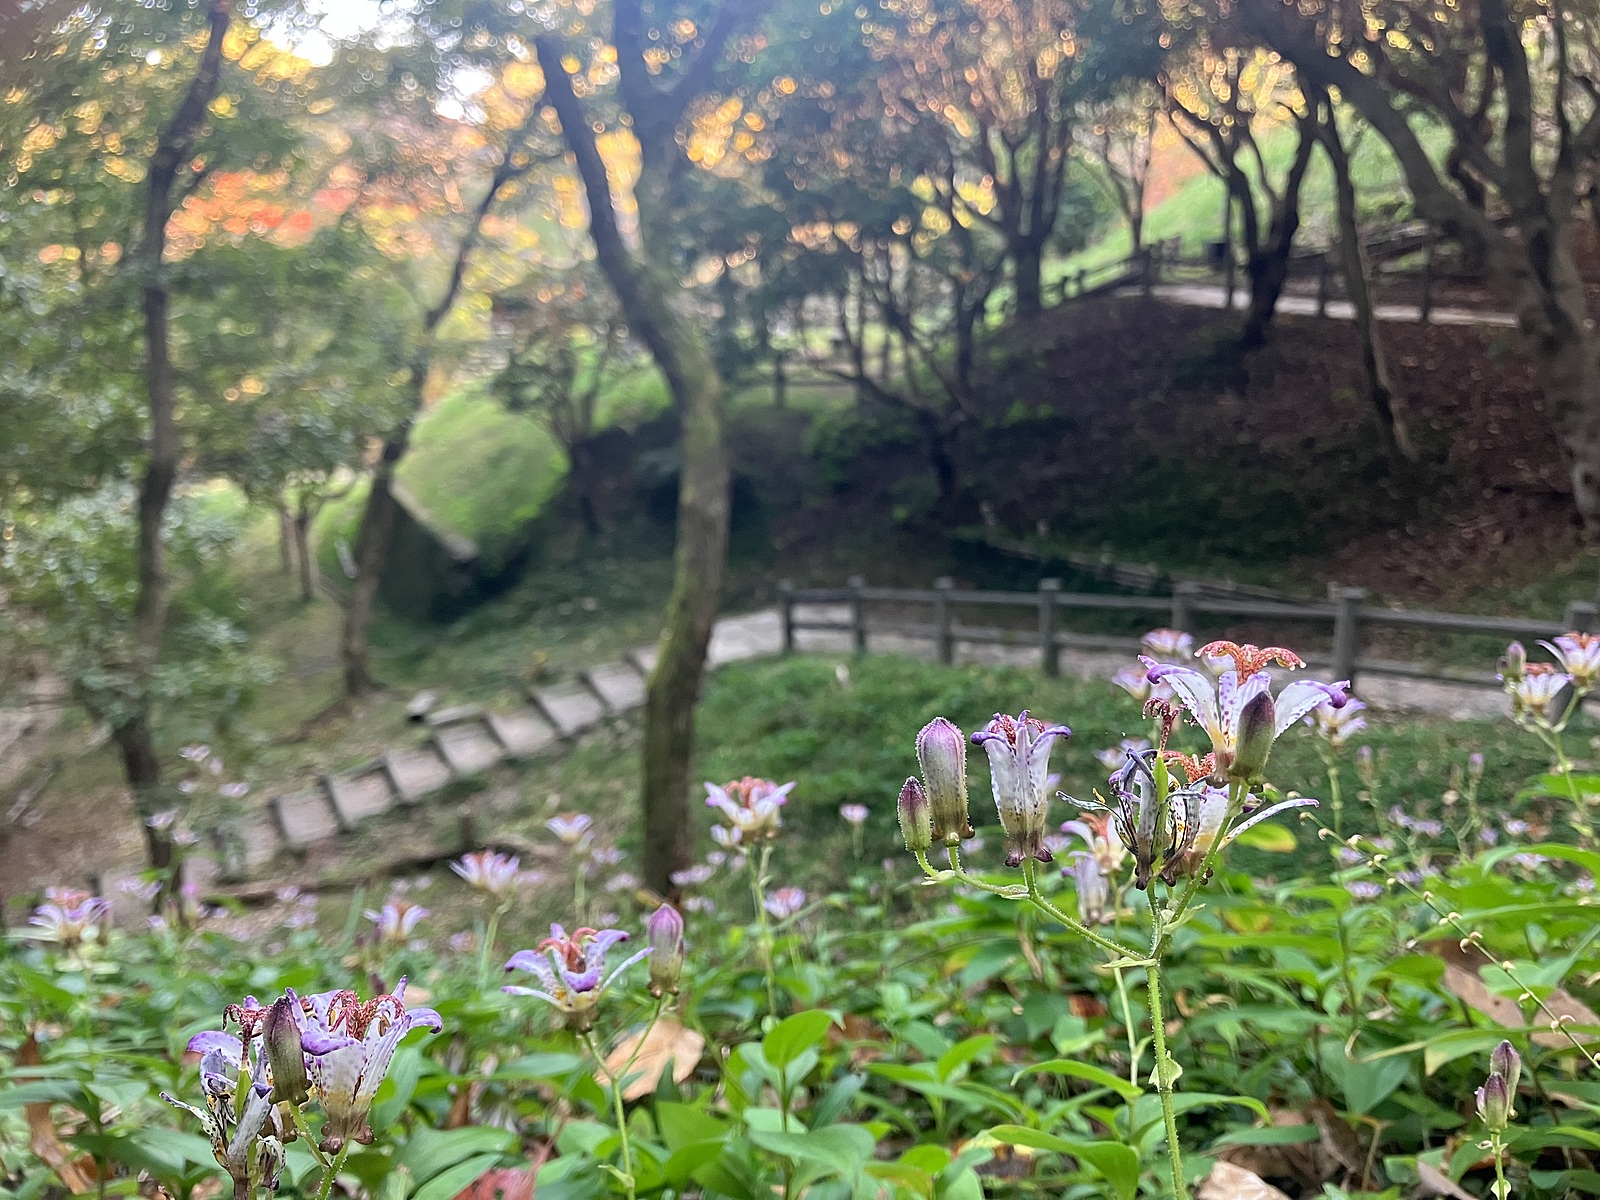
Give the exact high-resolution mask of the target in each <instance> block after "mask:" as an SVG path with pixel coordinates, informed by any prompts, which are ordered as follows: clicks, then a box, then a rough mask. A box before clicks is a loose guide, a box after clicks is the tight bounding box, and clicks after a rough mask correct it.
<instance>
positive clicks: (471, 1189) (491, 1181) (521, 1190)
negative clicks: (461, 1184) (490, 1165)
mask: <svg viewBox="0 0 1600 1200" xmlns="http://www.w3.org/2000/svg"><path fill="white" fill-rule="evenodd" d="M537 1174H538V1168H537V1167H531V1166H530V1167H499V1168H496V1169H495V1170H493V1171H485V1172H484V1173H483V1174H482V1175H479V1176H478V1178H477V1179H475V1180H473V1181H472V1183H471V1184H469V1185H468V1186H467V1187H466V1188H464V1189H463V1190H462V1191H460V1192H458V1193H457V1194H456V1200H533V1181H534V1177H535V1176H536V1175H537Z"/></svg>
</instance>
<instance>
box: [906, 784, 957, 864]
mask: <svg viewBox="0 0 1600 1200" xmlns="http://www.w3.org/2000/svg"><path fill="white" fill-rule="evenodd" d="M899 815H900V833H901V835H902V836H903V837H904V838H905V839H906V849H907V850H909V851H911V853H913V854H926V853H927V852H928V851H929V850H930V849H932V847H933V814H932V813H931V812H930V811H929V805H928V796H927V793H926V792H924V791H923V790H922V785H921V784H920V783H918V782H917V779H916V776H914V775H913V776H912V777H911V778H910V779H908V780H906V782H905V786H904V787H902V788H901V789H900V804H899ZM968 832H971V830H970V829H969V830H968Z"/></svg>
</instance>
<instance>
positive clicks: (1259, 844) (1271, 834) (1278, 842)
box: [1233, 821, 1300, 854]
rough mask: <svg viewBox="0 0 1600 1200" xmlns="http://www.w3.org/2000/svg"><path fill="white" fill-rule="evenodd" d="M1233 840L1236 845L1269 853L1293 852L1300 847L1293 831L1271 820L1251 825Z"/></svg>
mask: <svg viewBox="0 0 1600 1200" xmlns="http://www.w3.org/2000/svg"><path fill="white" fill-rule="evenodd" d="M1233 840H1234V843H1235V844H1236V845H1240V846H1244V847H1246V848H1248V849H1250V850H1264V851H1266V852H1267V853H1268V854H1293V853H1294V852H1295V851H1296V850H1297V849H1299V847H1300V843H1299V842H1297V841H1295V838H1294V833H1293V832H1292V831H1290V830H1289V829H1287V828H1285V827H1284V826H1282V825H1274V824H1272V823H1271V822H1269V821H1264V822H1262V823H1261V824H1260V825H1252V826H1250V828H1249V829H1246V830H1245V831H1244V832H1243V833H1241V834H1240V835H1239V836H1238V837H1236V838H1234V839H1233Z"/></svg>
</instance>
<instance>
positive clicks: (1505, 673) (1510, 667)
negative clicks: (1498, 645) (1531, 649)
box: [1498, 642, 1528, 684]
mask: <svg viewBox="0 0 1600 1200" xmlns="http://www.w3.org/2000/svg"><path fill="white" fill-rule="evenodd" d="M1527 669H1528V652H1527V651H1526V650H1524V649H1523V648H1522V643H1521V642H1512V643H1511V645H1509V646H1507V647H1506V652H1505V653H1504V654H1502V655H1501V656H1500V662H1499V665H1498V670H1499V672H1500V682H1501V683H1507V684H1510V683H1516V682H1517V681H1518V680H1519V679H1521V678H1522V676H1523V675H1524V674H1525V673H1526V672H1527Z"/></svg>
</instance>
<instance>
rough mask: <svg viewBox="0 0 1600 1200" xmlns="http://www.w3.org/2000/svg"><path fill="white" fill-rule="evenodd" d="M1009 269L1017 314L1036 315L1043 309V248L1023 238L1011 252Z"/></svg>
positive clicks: (1024, 316) (1030, 239)
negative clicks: (1014, 291)
mask: <svg viewBox="0 0 1600 1200" xmlns="http://www.w3.org/2000/svg"><path fill="white" fill-rule="evenodd" d="M1011 270H1012V275H1013V284H1014V286H1015V287H1016V289H1017V316H1018V317H1023V318H1026V317H1036V316H1038V315H1039V314H1040V313H1041V312H1043V311H1044V280H1043V276H1044V248H1043V247H1042V246H1040V245H1039V244H1038V243H1037V242H1036V241H1034V240H1033V239H1032V238H1027V239H1024V240H1023V241H1022V242H1021V243H1019V244H1018V245H1017V246H1016V247H1015V249H1014V250H1013V252H1012V259H1011Z"/></svg>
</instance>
